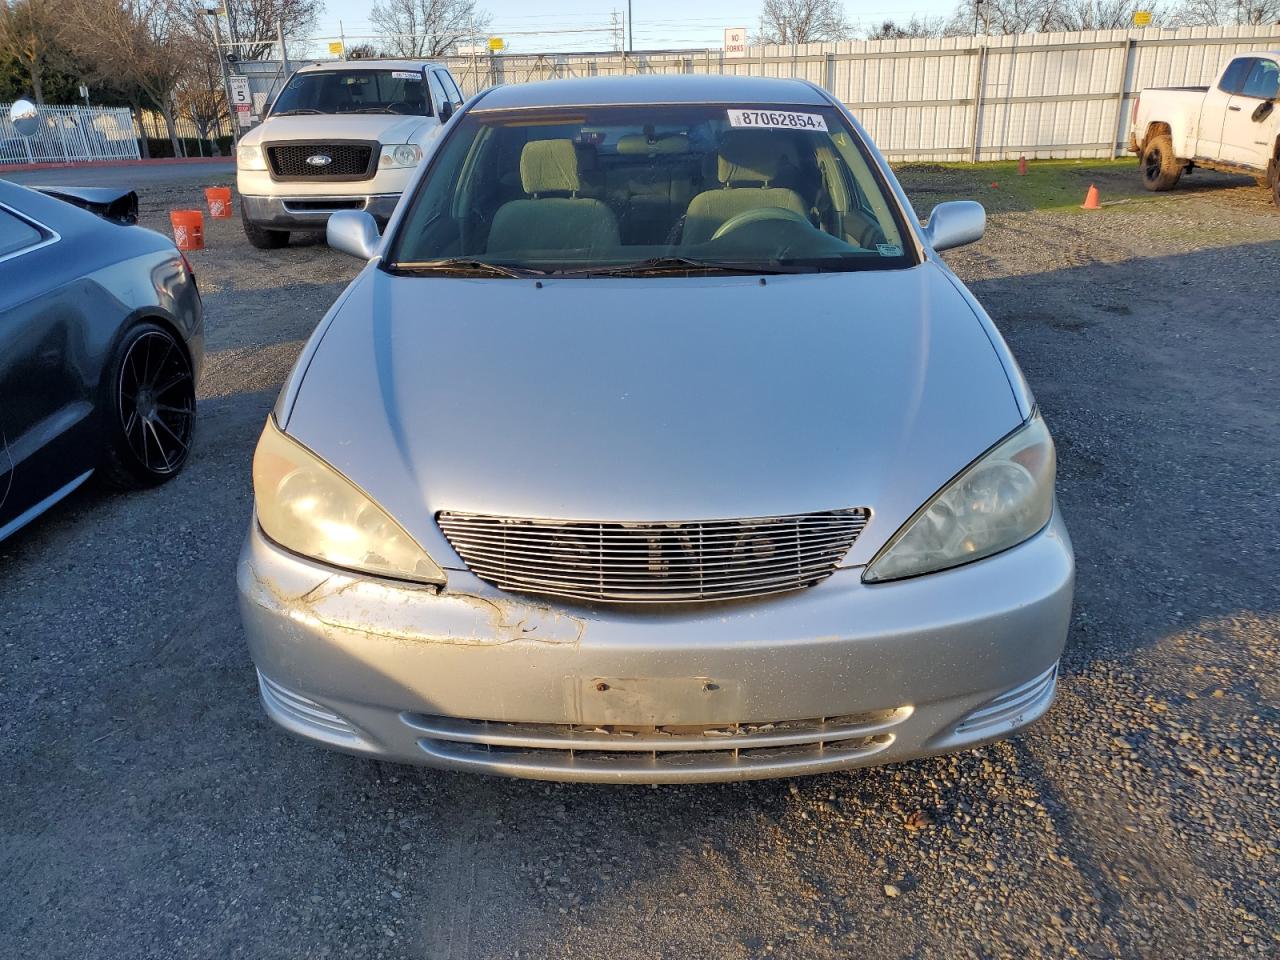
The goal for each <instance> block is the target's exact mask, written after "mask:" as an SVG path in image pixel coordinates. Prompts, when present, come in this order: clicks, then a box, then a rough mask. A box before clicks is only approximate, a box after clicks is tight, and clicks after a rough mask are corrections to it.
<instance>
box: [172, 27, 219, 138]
mask: <svg viewBox="0 0 1280 960" xmlns="http://www.w3.org/2000/svg"><path fill="white" fill-rule="evenodd" d="M206 19H207V18H205V17H197V18H196V19H195V20H193V21H192V23H193V27H192V41H193V43H192V54H193V60H192V62H191V64H190V65H189V67H188V69H187V70H186V71H185V72H184V73H183V75H182V77H181V79H179V81H178V86H177V88H176V89H175V90H174V94H175V99H176V100H177V104H178V114H179V115H180V116H185V117H187V118H189V119H190V120H191V122H192V123H193V124H195V128H196V133H197V135H198V136H199V137H201V139H209V140H212V143H213V152H214V155H215V156H216V155H218V154H219V153H220V152H221V151H220V149H219V147H218V141H217V139H216V138H214V137H213V134H214V131H220V130H221V129H222V124H223V123H224V122H225V123H230V121H231V111H230V110H229V109H228V107H227V96H226V91H225V90H224V89H223V87H222V64H221V63H219V62H218V54H217V52H216V51H215V50H214V46H213V37H212V36H211V33H210V28H209V26H208V25H207V24H206V23H205V20H206Z"/></svg>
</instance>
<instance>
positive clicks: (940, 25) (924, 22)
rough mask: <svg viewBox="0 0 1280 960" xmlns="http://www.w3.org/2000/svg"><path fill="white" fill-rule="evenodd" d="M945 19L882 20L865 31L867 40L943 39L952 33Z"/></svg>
mask: <svg viewBox="0 0 1280 960" xmlns="http://www.w3.org/2000/svg"><path fill="white" fill-rule="evenodd" d="M954 32H955V31H954V29H953V27H952V24H951V21H949V20H947V19H946V18H945V17H918V16H916V15H915V14H912V16H911V19H910V20H902V21H899V20H884V21H882V22H881V23H880V24H879V25H877V26H874V27H872V28H871V29H869V30H868V31H867V39H868V40H906V39H909V38H912V37H945V36H948V35H950V34H951V33H954Z"/></svg>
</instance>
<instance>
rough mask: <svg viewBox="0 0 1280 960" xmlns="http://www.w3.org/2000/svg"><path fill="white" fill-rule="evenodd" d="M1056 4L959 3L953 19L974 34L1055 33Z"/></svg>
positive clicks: (1016, 0)
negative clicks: (1049, 31)
mask: <svg viewBox="0 0 1280 960" xmlns="http://www.w3.org/2000/svg"><path fill="white" fill-rule="evenodd" d="M1058 3H1059V0H961V3H960V6H959V7H958V8H957V9H956V13H955V19H956V21H957V22H958V23H960V24H964V25H965V29H966V30H973V31H975V32H976V33H987V34H996V35H999V34H1005V33H1043V32H1045V31H1046V30H1054V29H1057V28H1056V27H1055V24H1056V22H1057V20H1056V17H1057V13H1058Z"/></svg>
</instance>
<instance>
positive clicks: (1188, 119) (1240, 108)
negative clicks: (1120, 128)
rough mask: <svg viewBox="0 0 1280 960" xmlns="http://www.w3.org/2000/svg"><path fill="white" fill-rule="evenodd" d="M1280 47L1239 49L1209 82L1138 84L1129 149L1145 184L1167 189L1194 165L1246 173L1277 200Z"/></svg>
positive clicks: (1279, 185) (1279, 182)
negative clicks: (1162, 85) (1147, 86)
mask: <svg viewBox="0 0 1280 960" xmlns="http://www.w3.org/2000/svg"><path fill="white" fill-rule="evenodd" d="M1277 95H1280V51H1267V52H1258V53H1247V54H1241V55H1240V56H1237V57H1234V58H1233V59H1231V60H1230V61H1228V62H1227V65H1226V66H1225V67H1223V68H1222V73H1221V74H1219V75H1218V80H1217V82H1216V83H1215V84H1214V85H1213V86H1212V87H1170V88H1157V89H1151V90H1143V91H1142V93H1141V95H1140V96H1139V97H1138V99H1137V100H1136V101H1135V102H1134V105H1133V117H1132V120H1131V123H1130V128H1129V150H1130V152H1132V153H1136V154H1137V155H1138V156H1139V158H1140V163H1141V166H1142V182H1143V184H1144V185H1145V186H1146V188H1147V189H1148V190H1172V189H1173V187H1174V186H1176V185H1177V183H1178V178H1179V177H1181V176H1182V175H1183V174H1184V173H1190V172H1191V171H1192V170H1193V169H1194V168H1196V167H1209V168H1211V169H1213V170H1224V171H1227V172H1229V173H1246V174H1250V175H1252V176H1255V177H1257V178H1258V182H1259V183H1265V184H1266V186H1267V187H1268V188H1269V189H1270V190H1271V194H1272V198H1273V199H1274V200H1275V202H1276V204H1277V205H1278V206H1280V170H1278V166H1280V109H1277V108H1276V98H1277Z"/></svg>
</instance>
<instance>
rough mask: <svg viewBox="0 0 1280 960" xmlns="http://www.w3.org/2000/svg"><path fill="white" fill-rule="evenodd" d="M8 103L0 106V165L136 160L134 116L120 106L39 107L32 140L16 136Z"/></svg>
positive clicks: (136, 143) (136, 146)
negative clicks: (38, 126) (37, 128)
mask: <svg viewBox="0 0 1280 960" xmlns="http://www.w3.org/2000/svg"><path fill="white" fill-rule="evenodd" d="M9 107H10V104H7V103H0V163H66V162H70V161H76V160H136V159H137V158H138V155H139V154H138V139H137V134H136V132H135V130H134V124H133V115H132V114H131V113H130V111H129V110H128V109H127V108H120V107H49V106H45V107H39V108H37V109H38V111H39V115H40V121H41V123H40V129H39V131H38V132H37V133H36V135H35V136H34V137H31V138H27V137H22V136H19V135H18V131H17V130H15V129H13V124H12V123H10V122H9Z"/></svg>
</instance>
